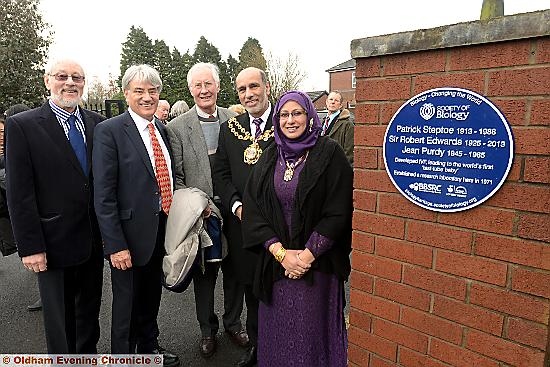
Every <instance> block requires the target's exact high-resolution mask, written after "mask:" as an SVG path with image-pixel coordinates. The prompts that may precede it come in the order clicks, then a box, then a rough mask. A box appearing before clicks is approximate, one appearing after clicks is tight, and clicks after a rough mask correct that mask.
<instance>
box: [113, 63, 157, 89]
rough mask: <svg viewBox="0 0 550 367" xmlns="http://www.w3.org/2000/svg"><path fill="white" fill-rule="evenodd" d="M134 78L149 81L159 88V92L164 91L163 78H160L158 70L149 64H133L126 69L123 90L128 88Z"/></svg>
mask: <svg viewBox="0 0 550 367" xmlns="http://www.w3.org/2000/svg"><path fill="white" fill-rule="evenodd" d="M133 80H137V81H140V82H149V83H151V84H152V85H153V86H155V87H156V88H157V90H158V92H159V93H160V92H161V91H162V80H161V79H160V75H159V73H158V71H156V70H155V69H154V68H152V67H151V66H149V65H146V64H141V65H132V66H130V67H129V68H128V69H126V72H125V73H124V76H123V77H122V90H128V89H129V85H130V82H131V81H133Z"/></svg>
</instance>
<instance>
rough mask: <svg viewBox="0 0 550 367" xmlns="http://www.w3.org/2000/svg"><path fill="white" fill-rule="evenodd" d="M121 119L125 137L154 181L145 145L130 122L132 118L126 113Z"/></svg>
mask: <svg viewBox="0 0 550 367" xmlns="http://www.w3.org/2000/svg"><path fill="white" fill-rule="evenodd" d="M123 117H124V122H123V124H124V132H125V133H126V135H128V138H129V139H130V141H131V142H132V144H133V145H134V148H135V149H136V151H137V152H138V154H139V156H140V157H141V160H142V161H143V164H145V167H147V171H149V174H150V175H151V176H152V177H153V178H155V179H156V177H155V171H153V166H152V165H151V160H150V159H149V154H148V153H147V149H146V148H145V145H144V143H143V140H142V139H141V135H140V134H139V131H138V129H137V126H136V124H135V123H134V120H132V116H130V113H129V112H128V111H126V112H125V113H124V116H123ZM163 139H164V137H163Z"/></svg>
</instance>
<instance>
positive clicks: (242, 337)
mask: <svg viewBox="0 0 550 367" xmlns="http://www.w3.org/2000/svg"><path fill="white" fill-rule="evenodd" d="M225 332H226V333H227V335H229V339H231V341H232V342H233V343H235V344H237V345H238V346H239V347H243V348H246V347H248V345H249V344H250V340H249V339H248V334H247V333H246V331H245V330H238V331H230V330H226V331H225Z"/></svg>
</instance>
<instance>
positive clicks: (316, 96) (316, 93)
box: [306, 90, 328, 103]
mask: <svg viewBox="0 0 550 367" xmlns="http://www.w3.org/2000/svg"><path fill="white" fill-rule="evenodd" d="M306 93H307V95H308V96H309V98H311V101H312V102H313V103H315V101H316V100H318V99H319V98H321V97H322V96H323V95H327V96H328V92H327V91H326V90H317V91H313V92H306Z"/></svg>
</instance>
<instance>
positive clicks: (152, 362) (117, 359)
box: [0, 354, 163, 367]
mask: <svg viewBox="0 0 550 367" xmlns="http://www.w3.org/2000/svg"><path fill="white" fill-rule="evenodd" d="M162 362H163V357H162V355H157V354H0V367H16V366H25V367H43V366H51V367H84V366H136V367H157V366H162Z"/></svg>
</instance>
